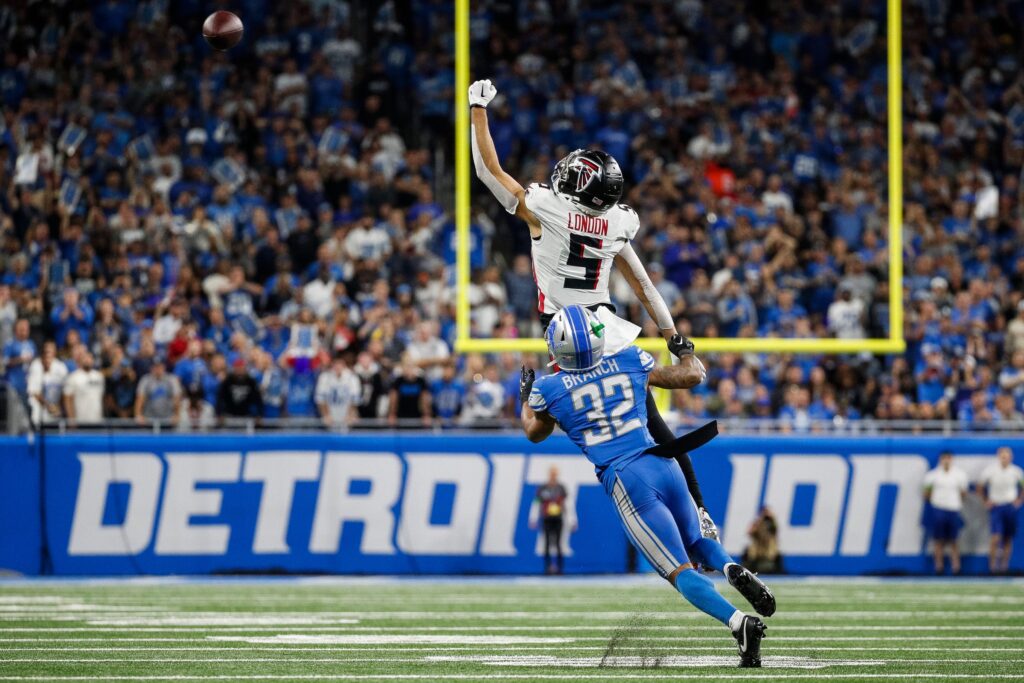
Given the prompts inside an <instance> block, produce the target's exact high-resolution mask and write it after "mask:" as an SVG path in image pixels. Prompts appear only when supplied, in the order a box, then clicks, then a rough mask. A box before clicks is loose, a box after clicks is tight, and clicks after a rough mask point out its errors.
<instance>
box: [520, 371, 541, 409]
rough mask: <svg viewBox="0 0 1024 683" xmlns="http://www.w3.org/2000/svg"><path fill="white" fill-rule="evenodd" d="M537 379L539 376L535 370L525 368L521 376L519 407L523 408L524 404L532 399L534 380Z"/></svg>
mask: <svg viewBox="0 0 1024 683" xmlns="http://www.w3.org/2000/svg"><path fill="white" fill-rule="evenodd" d="M535 379H537V374H536V373H535V372H534V371H533V368H530V369H529V370H527V369H526V366H525V365H524V366H523V372H522V373H521V374H520V375H519V407H520V408H521V407H522V406H523V404H524V403H526V401H527V400H528V399H529V398H530V391H531V390H532V389H533V380H535Z"/></svg>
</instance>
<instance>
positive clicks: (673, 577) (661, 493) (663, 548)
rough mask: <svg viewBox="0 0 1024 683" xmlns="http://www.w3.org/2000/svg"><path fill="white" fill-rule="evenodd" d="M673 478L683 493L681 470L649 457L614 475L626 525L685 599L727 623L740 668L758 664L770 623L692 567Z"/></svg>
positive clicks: (617, 503)
mask: <svg viewBox="0 0 1024 683" xmlns="http://www.w3.org/2000/svg"><path fill="white" fill-rule="evenodd" d="M666 472H667V473H668V476H666ZM673 478H675V479H673ZM673 482H675V486H677V487H678V489H679V491H680V492H681V493H685V488H684V486H683V483H682V481H681V477H680V473H679V471H678V470H677V469H676V468H675V467H674V466H672V464H671V463H668V462H666V461H665V460H662V459H660V458H657V457H649V458H640V459H639V460H637V461H634V462H633V463H630V465H628V466H627V467H626V468H625V470H624V471H621V472H620V473H619V476H616V479H615V481H614V484H613V487H612V492H611V493H612V499H613V500H614V502H615V508H616V510H617V511H618V513H619V519H620V521H621V522H622V527H623V529H624V530H625V531H626V535H627V536H628V538H629V539H630V542H631V543H632V544H633V545H634V546H636V548H637V550H639V551H640V552H641V553H642V554H643V555H644V557H646V558H647V560H648V561H649V562H650V563H651V566H653V567H654V568H655V570H656V571H657V572H658V573H659V574H660V575H661V576H662V577H663V578H665V579H666V580H668V581H669V582H670V583H671V584H672V585H673V586H674V587H675V588H676V590H678V591H679V593H680V594H681V595H682V596H683V597H684V598H686V600H687V602H689V603H690V604H692V605H693V606H694V607H696V608H697V609H699V610H701V611H702V612H704V613H705V614H708V615H710V616H711V617H713V618H715V619H717V620H718V621H720V622H722V623H723V624H725V625H726V626H728V627H729V629H730V630H731V631H732V633H733V637H734V638H735V639H736V641H737V644H738V647H739V653H740V666H742V667H757V666H760V665H761V639H762V638H763V637H764V632H765V629H766V627H765V625H764V623H763V622H762V621H761V620H760V619H758V618H757V617H753V616H749V615H746V614H743V612H741V611H740V610H738V609H736V607H734V606H733V605H732V604H731V603H730V602H729V601H728V600H726V599H725V598H724V597H722V595H721V594H719V592H718V591H717V590H716V589H715V586H714V584H713V583H712V582H711V581H710V580H709V579H708V578H707V577H706V576H703V575H701V574H700V573H698V572H697V571H696V570H695V569H694V566H693V564H692V563H691V562H690V559H689V557H688V556H687V554H686V548H685V546H684V544H683V536H682V533H681V530H680V529H679V525H678V524H677V523H676V520H675V517H673V515H672V512H671V511H670V510H669V509H668V506H667V505H666V504H665V502H664V498H665V497H666V491H665V490H664V489H665V487H666V486H671V485H673ZM697 533H698V535H699V525H698V531H697Z"/></svg>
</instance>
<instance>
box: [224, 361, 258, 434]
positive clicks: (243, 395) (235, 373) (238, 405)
mask: <svg viewBox="0 0 1024 683" xmlns="http://www.w3.org/2000/svg"><path fill="white" fill-rule="evenodd" d="M217 414H218V415H219V416H221V417H222V418H224V417H236V418H242V417H248V418H256V419H259V418H260V417H261V416H262V415H263V396H262V394H261V393H260V387H259V384H257V383H256V380H255V379H253V377H252V375H250V374H249V370H248V367H247V366H246V363H245V359H244V358H241V357H238V358H235V360H233V361H232V362H231V372H230V374H228V376H227V377H225V378H224V380H223V381H221V383H220V387H219V388H218V389H217Z"/></svg>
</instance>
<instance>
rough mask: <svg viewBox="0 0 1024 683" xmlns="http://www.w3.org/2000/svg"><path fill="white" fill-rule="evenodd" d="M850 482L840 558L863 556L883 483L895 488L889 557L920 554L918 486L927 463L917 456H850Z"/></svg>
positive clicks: (888, 547)
mask: <svg viewBox="0 0 1024 683" xmlns="http://www.w3.org/2000/svg"><path fill="white" fill-rule="evenodd" d="M850 463H851V464H852V465H853V483H852V484H851V485H850V499H849V500H848V501H847V503H846V523H845V524H844V525H843V543H842V548H841V550H840V552H841V553H842V554H843V555H867V553H868V550H869V549H870V546H871V531H872V530H873V529H874V528H875V517H876V516H877V515H878V491H879V488H880V487H881V486H882V485H883V484H895V485H896V487H897V488H896V504H895V505H894V506H893V511H892V519H891V520H890V521H889V524H888V525H887V527H888V533H889V543H888V546H887V547H886V552H887V553H888V554H889V555H920V554H921V541H922V529H921V510H922V508H923V507H924V498H923V497H922V496H921V483H922V482H923V481H924V475H925V473H926V472H927V471H928V461H927V460H926V459H925V458H924V457H923V456H920V455H892V456H885V455H854V456H851V457H850Z"/></svg>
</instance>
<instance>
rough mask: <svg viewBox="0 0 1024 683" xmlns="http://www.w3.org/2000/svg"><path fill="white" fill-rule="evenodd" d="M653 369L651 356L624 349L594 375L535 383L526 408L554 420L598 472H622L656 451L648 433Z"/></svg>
mask: <svg viewBox="0 0 1024 683" xmlns="http://www.w3.org/2000/svg"><path fill="white" fill-rule="evenodd" d="M654 365H655V363H654V358H652V357H651V354H649V353H647V352H646V351H643V350H642V349H640V347H638V346H627V347H626V348H624V349H623V350H622V351H619V352H618V353H616V354H614V355H611V356H607V357H605V358H604V359H603V360H602V361H601V363H600V364H599V365H598V366H597V367H596V368H594V369H593V370H589V371H587V372H565V371H561V372H556V373H555V374H553V375H548V376H546V377H541V378H539V379H538V380H537V381H536V382H534V384H533V390H532V391H531V392H530V400H529V405H530V408H532V409H533V410H535V411H537V412H547V413H548V414H549V415H551V417H553V418H555V420H556V421H557V422H558V424H559V426H561V428H562V429H563V430H564V431H565V433H566V434H567V435H568V436H569V438H570V439H572V442H573V443H575V444H576V445H577V446H579V448H580V450H582V451H583V454H584V455H585V456H587V459H588V460H590V462H592V463H594V466H595V467H597V468H598V470H599V472H600V471H603V470H604V469H605V468H608V467H609V466H611V467H612V468H613V469H614V468H617V467H621V466H622V465H625V464H626V463H628V462H630V461H632V460H635V459H636V458H638V457H640V456H641V455H643V453H644V451H646V450H647V449H648V448H650V447H651V446H653V445H655V441H654V439H653V438H652V437H651V434H650V432H648V431H647V375H648V373H650V371H651V370H653V369H654Z"/></svg>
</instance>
